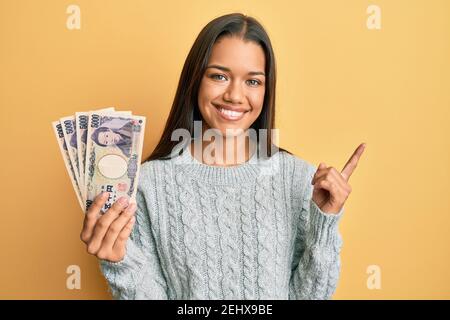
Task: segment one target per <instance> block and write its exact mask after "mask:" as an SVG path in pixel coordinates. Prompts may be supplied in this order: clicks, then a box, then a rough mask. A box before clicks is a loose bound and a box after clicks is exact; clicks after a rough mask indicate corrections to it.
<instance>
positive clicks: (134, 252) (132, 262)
mask: <svg viewBox="0 0 450 320" xmlns="http://www.w3.org/2000/svg"><path fill="white" fill-rule="evenodd" d="M144 260H145V259H144V257H143V256H142V252H141V251H140V249H139V248H138V247H137V246H136V245H135V244H134V242H133V241H132V240H131V239H128V241H127V245H126V253H125V256H124V258H123V259H122V260H120V261H118V262H111V261H108V260H103V259H100V266H101V267H102V269H110V270H114V271H116V272H117V271H119V270H122V269H123V270H127V269H130V268H131V269H133V270H141V268H142V266H143V265H144V264H145V261H144Z"/></svg>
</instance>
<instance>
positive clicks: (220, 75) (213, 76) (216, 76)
mask: <svg viewBox="0 0 450 320" xmlns="http://www.w3.org/2000/svg"><path fill="white" fill-rule="evenodd" d="M218 77H224V78H225V76H224V75H223V74H212V75H211V76H210V78H212V79H217V78H218ZM226 79H227V78H225V80H226ZM217 80H220V79H217Z"/></svg>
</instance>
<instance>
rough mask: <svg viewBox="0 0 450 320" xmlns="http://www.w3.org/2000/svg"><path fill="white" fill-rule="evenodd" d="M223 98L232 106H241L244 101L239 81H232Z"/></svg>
mask: <svg viewBox="0 0 450 320" xmlns="http://www.w3.org/2000/svg"><path fill="white" fill-rule="evenodd" d="M223 98H224V100H225V101H227V102H229V103H232V104H241V103H242V100H243V93H242V87H241V85H240V84H239V83H238V81H231V82H230V85H229V86H228V87H227V90H226V91H225V93H224V95H223Z"/></svg>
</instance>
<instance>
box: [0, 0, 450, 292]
mask: <svg viewBox="0 0 450 320" xmlns="http://www.w3.org/2000/svg"><path fill="white" fill-rule="evenodd" d="M70 4H77V5H79V6H80V9H81V30H68V29H67V28H66V20H67V17H68V16H69V14H67V13H66V8H67V6H68V5H70ZM370 4H376V5H378V6H380V8H381V14H382V15H381V30H369V29H368V28H367V27H366V20H367V18H368V16H369V15H368V14H367V13H366V9H367V7H368V6H369V5H370ZM235 11H239V12H243V13H245V14H248V15H251V16H254V17H255V18H257V19H258V20H259V21H260V22H261V23H262V24H263V25H264V26H265V27H266V29H267V31H268V33H269V36H270V37H271V40H272V43H273V46H274V49H275V54H276V59H277V65H278V89H277V127H278V128H279V129H280V144H281V146H282V147H284V148H287V149H288V150H290V151H292V152H293V153H295V154H296V155H298V156H300V157H302V158H304V159H306V160H308V161H310V162H312V163H314V164H316V165H318V163H319V162H320V161H324V162H326V163H327V164H328V165H329V166H330V165H331V166H334V167H336V168H338V169H339V170H340V169H342V167H343V165H344V164H345V162H346V161H347V159H348V158H349V157H350V155H351V154H352V152H353V151H354V149H355V148H356V147H357V146H358V144H359V143H361V142H366V143H367V148H366V150H365V152H364V154H363V156H362V158H361V160H360V163H359V166H358V167H357V169H356V171H355V172H354V174H353V176H352V178H351V179H350V184H351V185H352V187H353V192H352V194H351V196H350V197H349V199H348V201H347V203H346V214H345V216H344V219H343V220H342V223H341V225H340V230H341V232H342V234H343V238H344V247H343V249H342V273H341V278H340V281H339V286H338V289H337V291H336V294H335V295H334V298H335V299H352V298H360V299H394V298H405V299H410V298H425V299H428V298H438V299H443V298H445V299H448V298H450V250H449V243H450V227H449V225H450V200H449V199H450V198H449V186H448V183H449V181H450V173H449V164H450V159H449V155H450V153H449V150H450V148H449V147H450V145H449V136H450V126H449V118H450V117H449V108H450V17H449V15H450V1H446V0H431V1H425V0H417V1H411V0H402V1H400V0H396V1H380V0H374V1H363V0H360V1H357V0H346V1H331V0H330V1H281V0H277V1H261V0H258V1H245V2H244V1H231V0H228V1H211V0H204V1H198V0H192V1H161V2H160V1H158V2H156V1H143V0H133V1H112V0H89V1H87V0H77V1H54V0H45V1H44V0H41V1H34V0H29V1H24V0H20V1H19V0H1V1H0V90H1V91H0V105H1V117H0V121H1V129H0V130H1V131H0V137H1V141H2V146H1V149H2V153H1V154H2V156H1V160H0V161H1V164H0V168H1V177H0V182H1V183H0V188H1V189H0V194H1V204H2V205H1V218H2V221H1V223H0V250H1V263H0V298H4V299H5V298H7V299H10V298H13V299H15V298H24V299H32V298H43V299H47V298H49V299H72V298H77V299H91V298H97V299H109V298H110V296H109V294H108V293H107V291H106V290H107V286H106V282H105V280H104V278H103V277H102V275H101V273H100V270H99V268H98V263H97V260H96V258H95V257H93V256H90V255H88V254H87V253H86V250H85V246H84V244H83V243H82V242H81V241H80V239H79V234H80V230H81V226H82V221H83V213H82V212H81V211H80V208H79V207H78V203H77V200H76V197H75V193H74V191H73V190H72V186H71V184H70V180H69V178H68V175H67V173H66V169H65V167H64V164H63V161H62V158H61V155H60V153H59V150H58V147H57V144H56V141H55V137H54V133H53V131H52V129H51V125H50V122H51V121H53V120H56V119H58V118H59V117H62V116H66V115H70V114H73V113H75V111H86V110H89V109H93V108H99V107H104V106H116V107H117V108H119V109H121V110H132V111H133V113H135V114H140V115H145V116H147V121H148V124H147V129H146V135H145V143H144V155H143V156H144V157H147V156H148V155H149V154H150V152H151V151H152V150H153V148H154V147H155V145H156V142H157V140H158V139H159V137H160V134H161V132H162V129H163V126H164V123H165V120H166V117H167V115H168V112H169V109H170V106H171V103H172V99H173V97H174V93H175V89H176V85H177V82H178V78H179V75H180V72H181V68H182V66H183V63H184V60H185V58H186V56H187V53H188V51H189V49H190V47H191V46H192V44H193V41H194V39H195V37H196V36H197V34H198V33H199V32H200V30H201V28H202V27H203V26H204V25H206V23H208V22H209V21H210V20H212V19H213V18H215V17H218V16H220V15H223V14H226V13H230V12H235ZM69 265H79V266H80V268H81V290H68V289H67V288H66V279H67V277H68V274H66V268H67V267H68V266H69ZM369 265H378V266H379V267H380V268H381V289H380V290H369V289H368V288H367V285H366V281H367V278H368V274H367V273H366V270H367V267H368V266H369Z"/></svg>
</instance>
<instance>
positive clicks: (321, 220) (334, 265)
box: [289, 160, 344, 300]
mask: <svg viewBox="0 0 450 320" xmlns="http://www.w3.org/2000/svg"><path fill="white" fill-rule="evenodd" d="M316 170H317V168H316V167H315V166H313V165H311V164H309V163H308V162H306V161H298V160H296V161H295V165H294V173H293V175H292V177H293V178H292V179H293V180H292V191H291V192H292V193H291V194H292V205H293V210H294V217H296V219H295V221H296V223H297V237H296V240H295V246H294V259H293V263H292V273H291V278H290V283H289V299H290V300H294V299H302V300H303V299H307V300H325V299H326V300H328V299H331V297H332V295H333V294H334V292H335V290H336V287H337V283H338V279H339V275H340V267H341V262H340V250H341V247H342V237H341V235H340V233H339V231H338V223H339V221H340V219H341V217H342V215H343V213H344V208H342V209H341V211H340V212H339V213H338V214H329V213H325V212H323V211H321V209H320V208H319V207H318V206H317V205H316V203H315V202H314V201H313V200H312V193H313V186H312V185H311V181H312V178H313V176H314V174H315V172H316Z"/></svg>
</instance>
